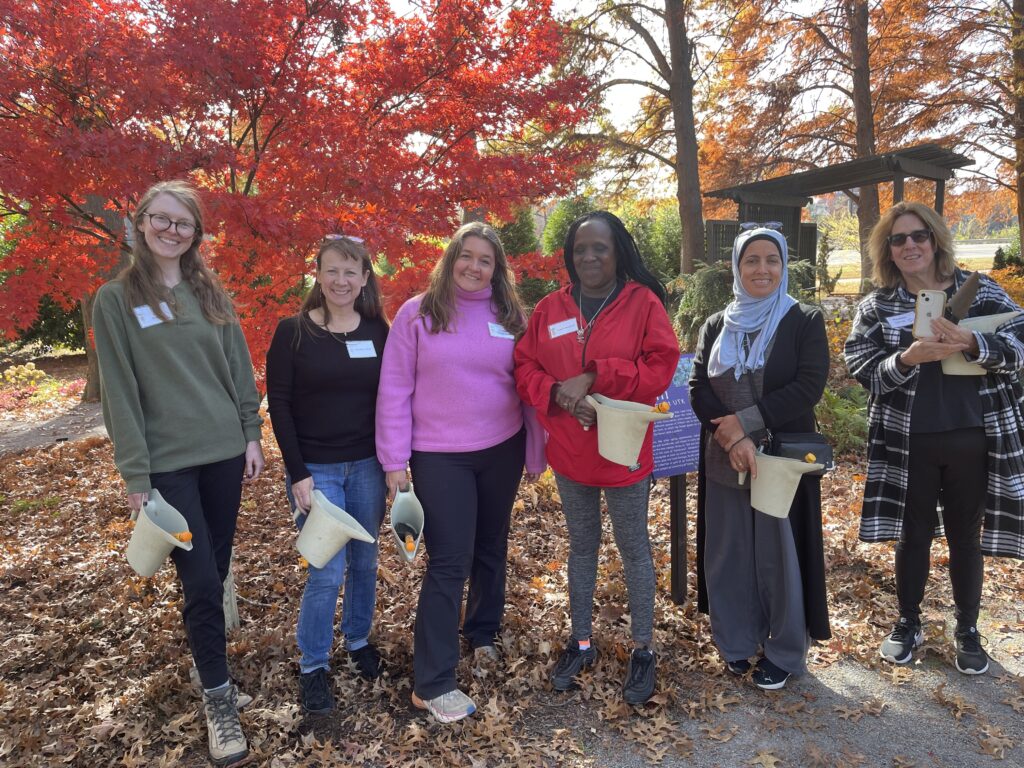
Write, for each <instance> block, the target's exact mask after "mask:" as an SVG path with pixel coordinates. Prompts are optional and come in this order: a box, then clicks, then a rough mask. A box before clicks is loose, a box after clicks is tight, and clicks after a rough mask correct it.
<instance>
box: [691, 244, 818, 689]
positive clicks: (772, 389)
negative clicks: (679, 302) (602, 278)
mask: <svg viewBox="0 0 1024 768" xmlns="http://www.w3.org/2000/svg"><path fill="white" fill-rule="evenodd" d="M787 263H788V259H787V246H786V238H785V237H784V236H783V235H782V233H781V232H777V231H775V230H774V229H769V228H767V227H758V228H755V229H751V230H748V231H745V232H741V233H740V235H739V237H737V238H736V241H735V242H734V243H733V248H732V272H733V300H732V302H730V304H729V305H728V306H727V307H726V308H725V310H723V311H722V312H719V313H717V314H715V315H712V316H711V317H710V318H708V320H707V322H705V323H704V326H703V328H701V332H700V338H699V340H698V342H697V352H696V354H695V356H694V360H693V372H692V375H691V379H690V400H691V403H692V405H693V410H694V413H695V414H696V415H697V418H698V419H700V422H701V426H702V427H703V429H702V442H703V445H702V451H701V461H700V470H699V480H698V500H697V503H698V512H697V515H698V517H697V578H698V607H699V608H700V610H701V611H703V612H705V613H710V615H711V632H712V636H713V637H714V640H715V644H716V645H717V646H718V650H719V653H720V654H721V655H722V657H723V658H724V659H725V662H726V665H727V668H728V670H729V671H730V672H732V673H734V674H737V675H740V674H744V673H746V672H747V671H748V670H749V669H750V667H751V664H750V658H751V657H753V656H754V655H755V654H757V653H758V650H759V649H760V650H761V653H762V655H761V656H760V658H758V660H757V667H756V669H755V670H754V675H753V679H754V682H755V683H756V684H757V686H758V687H760V688H763V689H767V690H774V689H778V688H782V687H783V686H784V685H785V684H786V681H787V680H788V679H789V677H790V675H794V674H795V675H799V674H801V673H803V672H804V671H805V669H806V659H807V649H808V637H810V638H813V639H815V640H825V639H828V638H829V637H830V636H831V633H830V631H829V623H828V606H827V604H826V599H825V565H824V551H823V546H822V536H821V485H820V479H819V478H817V477H812V476H809V475H804V476H803V477H802V478H801V480H800V485H799V487H798V488H797V492H796V496H795V498H794V500H793V505H792V507H791V509H790V512H789V516H788V517H787V518H783V519H779V518H775V517H770V516H768V515H766V514H764V513H762V512H759V511H757V510H755V509H753V508H752V507H751V503H750V479H749V478H750V477H754V476H756V475H757V471H758V468H757V448H758V446H759V445H760V444H761V442H762V440H763V439H764V438H765V437H766V435H767V432H768V431H771V432H813V431H814V430H815V424H814V406H815V404H816V403H817V402H818V400H819V399H820V398H821V395H822V392H823V391H824V389H825V380H826V378H827V376H828V364H829V359H828V341H827V338H826V335H825V322H824V319H823V318H822V314H821V310H820V309H818V308H817V307H811V306H807V305H804V304H800V303H799V302H797V301H796V299H794V298H792V297H791V296H790V295H789V294H788V293H787V290H788V284H789V280H788V275H787V270H786V267H787ZM743 472H746V473H748V475H747V477H746V478H745V479H744V482H742V483H741V482H740V480H739V473H743Z"/></svg>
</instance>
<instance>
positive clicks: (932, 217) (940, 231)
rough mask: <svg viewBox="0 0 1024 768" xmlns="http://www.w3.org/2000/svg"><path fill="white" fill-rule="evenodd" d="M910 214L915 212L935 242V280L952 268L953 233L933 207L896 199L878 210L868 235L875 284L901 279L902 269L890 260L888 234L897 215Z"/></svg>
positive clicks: (881, 285) (945, 276)
mask: <svg viewBox="0 0 1024 768" xmlns="http://www.w3.org/2000/svg"><path fill="white" fill-rule="evenodd" d="M907 214H911V215H913V216H917V218H919V219H920V220H921V223H923V224H924V225H925V227H926V228H927V229H928V231H929V232H931V233H932V242H933V243H934V245H935V276H936V277H937V278H938V279H939V280H948V279H949V278H951V277H952V276H953V272H955V271H956V258H955V257H954V256H953V234H952V233H951V232H950V231H949V227H948V226H946V220H945V219H943V218H942V217H941V216H940V215H939V214H938V213H937V212H936V211H935V209H934V208H931V207H930V206H927V205H925V204H924V203H912V202H900V203H896V205H894V206H893V207H892V208H890V209H889V210H888V211H886V212H885V213H884V214H882V217H881V218H880V219H879V220H878V223H877V224H875V226H874V227H872V229H871V234H870V235H868V255H869V256H870V257H871V264H872V267H873V269H872V275H871V281H872V282H873V283H874V284H875V287H876V288H895V287H896V286H897V285H901V284H902V283H903V273H902V272H900V270H899V267H897V266H896V264H895V263H894V262H893V260H892V246H890V245H889V235H891V234H892V228H893V226H894V225H895V224H896V219H898V218H899V217H900V216H906V215H907Z"/></svg>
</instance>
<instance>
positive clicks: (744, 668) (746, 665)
mask: <svg viewBox="0 0 1024 768" xmlns="http://www.w3.org/2000/svg"><path fill="white" fill-rule="evenodd" d="M725 667H726V669H728V670H729V671H730V672H732V673H733V674H734V675H745V674H747V672H749V671H750V662H749V661H747V660H746V659H739V660H738V661H727V662H725Z"/></svg>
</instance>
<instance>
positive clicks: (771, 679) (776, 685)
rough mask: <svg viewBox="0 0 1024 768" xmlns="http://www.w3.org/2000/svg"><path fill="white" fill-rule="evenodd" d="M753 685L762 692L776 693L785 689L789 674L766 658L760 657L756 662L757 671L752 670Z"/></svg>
mask: <svg viewBox="0 0 1024 768" xmlns="http://www.w3.org/2000/svg"><path fill="white" fill-rule="evenodd" d="M753 679H754V685H756V686H757V687H758V688H760V689H761V690H762V691H777V690H779V689H780V688H785V687H786V681H787V680H789V672H787V671H786V670H784V669H782V668H781V667H779V666H777V665H776V664H775V663H774V662H772V661H770V660H769V659H768V658H767V657H762V658H761V659H759V660H758V662H757V669H755V670H754V678H753Z"/></svg>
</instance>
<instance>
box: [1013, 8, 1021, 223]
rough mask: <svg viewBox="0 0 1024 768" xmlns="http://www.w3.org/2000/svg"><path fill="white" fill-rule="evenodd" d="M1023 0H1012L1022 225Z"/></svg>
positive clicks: (1015, 156) (1016, 160)
mask: <svg viewBox="0 0 1024 768" xmlns="http://www.w3.org/2000/svg"><path fill="white" fill-rule="evenodd" d="M1022 35H1024V0H1013V18H1012V19H1011V22H1010V48H1011V51H1012V53H1013V149H1014V153H1013V165H1014V170H1015V171H1016V183H1017V224H1018V226H1024V37H1022Z"/></svg>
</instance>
